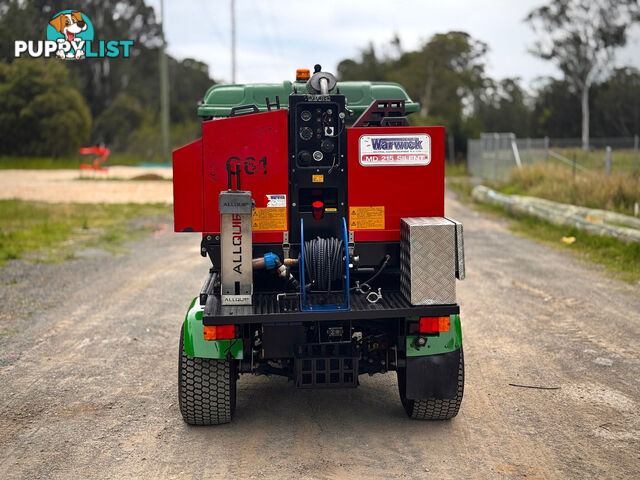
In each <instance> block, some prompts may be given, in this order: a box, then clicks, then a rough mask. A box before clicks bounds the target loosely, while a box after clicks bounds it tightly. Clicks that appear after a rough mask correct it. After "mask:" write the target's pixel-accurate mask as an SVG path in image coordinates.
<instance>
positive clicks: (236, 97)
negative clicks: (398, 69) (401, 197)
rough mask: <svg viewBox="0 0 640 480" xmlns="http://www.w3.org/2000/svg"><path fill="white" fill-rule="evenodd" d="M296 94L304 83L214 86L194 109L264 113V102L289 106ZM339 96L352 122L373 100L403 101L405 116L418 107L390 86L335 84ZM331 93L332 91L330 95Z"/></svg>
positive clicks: (216, 113)
mask: <svg viewBox="0 0 640 480" xmlns="http://www.w3.org/2000/svg"><path fill="white" fill-rule="evenodd" d="M294 87H295V88H296V89H297V91H298V93H306V91H307V87H306V85H305V84H304V83H293V82H289V81H285V82H282V83H251V84H234V85H214V86H213V87H211V88H210V89H209V90H207V93H206V94H205V95H204V101H203V103H202V104H201V105H200V106H199V107H198V116H200V117H228V116H229V114H230V113H231V109H232V108H233V107H238V106H240V105H251V104H253V105H256V106H257V107H258V109H259V110H260V111H261V112H266V111H267V105H266V98H267V97H269V101H270V102H272V103H273V102H275V100H276V95H277V96H278V97H279V98H280V106H281V107H285V108H287V107H288V106H289V95H291V94H292V93H293V88H294ZM338 88H339V89H340V93H342V94H344V96H345V97H346V98H347V108H349V109H350V110H352V111H353V113H354V115H353V116H352V117H351V118H350V119H349V120H350V121H349V120H348V123H351V122H353V121H354V120H355V119H356V118H358V117H359V116H360V114H361V113H362V112H364V111H365V110H366V109H367V108H368V107H369V105H371V102H373V101H374V100H405V102H406V103H405V111H406V112H407V113H413V112H417V111H418V110H419V109H420V104H418V103H416V102H414V101H412V100H411V99H410V98H409V95H408V94H407V92H406V91H405V89H404V88H402V86H401V85H399V84H398V83H393V82H338ZM333 92H335V90H334V91H333Z"/></svg>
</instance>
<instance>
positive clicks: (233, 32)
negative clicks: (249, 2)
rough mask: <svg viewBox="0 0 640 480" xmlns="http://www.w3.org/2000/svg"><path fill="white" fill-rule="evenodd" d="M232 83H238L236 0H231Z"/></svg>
mask: <svg viewBox="0 0 640 480" xmlns="http://www.w3.org/2000/svg"><path fill="white" fill-rule="evenodd" d="M231 83H236V0H231Z"/></svg>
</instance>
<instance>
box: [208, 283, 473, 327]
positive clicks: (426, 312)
mask: <svg viewBox="0 0 640 480" xmlns="http://www.w3.org/2000/svg"><path fill="white" fill-rule="evenodd" d="M325 298H326V295H325ZM458 313H460V307H459V306H458V304H448V305H411V303H409V301H408V300H407V299H406V298H405V297H404V295H403V294H402V293H400V291H390V290H384V291H383V292H382V298H381V299H380V300H378V301H377V302H376V303H370V302H368V301H367V299H366V298H365V296H364V295H360V294H354V295H351V308H350V309H349V310H340V311H336V310H318V311H311V312H308V311H305V312H301V311H300V298H299V296H297V295H287V296H282V295H281V296H280V298H279V299H278V298H277V297H276V295H275V294H273V293H254V294H253V305H221V303H220V297H219V296H217V295H208V296H207V299H206V304H205V308H204V316H203V320H202V323H203V324H204V325H227V324H239V323H256V322H269V323H278V322H300V321H313V322H317V321H327V320H368V319H377V318H402V317H411V316H423V317H442V316H448V315H454V314H458Z"/></svg>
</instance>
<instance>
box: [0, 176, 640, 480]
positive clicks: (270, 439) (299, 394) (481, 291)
mask: <svg viewBox="0 0 640 480" xmlns="http://www.w3.org/2000/svg"><path fill="white" fill-rule="evenodd" d="M169 185H170V184H169ZM448 214H449V215H450V216H451V217H453V218H456V219H458V220H461V221H463V222H464V225H465V234H466V238H465V243H466V252H467V275H468V276H467V279H466V280H465V281H463V282H459V284H458V285H459V290H458V293H459V301H460V303H461V309H462V322H463V336H464V348H465V360H466V385H465V395H464V400H463V402H462V408H461V411H460V414H459V415H458V417H456V418H455V419H453V420H452V421H448V422H418V421H413V420H410V419H408V418H406V416H405V413H404V411H403V409H402V407H401V405H400V401H399V398H398V393H397V385H396V379H395V376H394V374H387V375H378V376H374V377H366V376H365V377H361V385H360V386H359V387H358V388H357V389H352V390H322V391H312V390H296V389H295V388H294V387H293V386H292V384H291V383H287V382H286V380H283V379H280V378H265V377H251V376H243V377H241V379H240V380H239V382H238V407H237V412H236V418H235V420H234V421H233V423H231V424H229V425H223V426H219V427H205V428H202V427H189V426H187V425H185V424H184V423H183V421H182V419H181V417H180V413H179V411H178V406H177V385H176V376H177V359H178V351H177V347H178V333H179V331H180V324H181V321H182V319H183V317H184V314H185V311H186V307H187V305H188V303H189V301H190V300H191V299H192V298H193V297H194V296H196V295H197V293H198V292H199V289H200V286H201V283H202V281H203V279H204V277H205V274H206V272H207V268H208V266H207V261H206V260H205V259H203V258H201V257H200V256H199V254H198V253H199V252H198V246H199V240H198V235H197V234H171V233H168V234H159V235H153V236H149V237H148V238H146V239H144V240H142V241H140V242H138V243H135V244H132V245H131V252H130V253H128V254H123V255H119V256H116V257H114V256H111V255H110V254H104V255H99V256H95V257H89V258H86V257H85V258H81V259H78V260H73V261H71V262H68V263H65V264H61V265H51V264H36V265H30V264H25V263H22V262H18V261H13V262H10V263H9V264H7V265H6V266H5V267H3V268H2V269H0V292H1V293H0V478H2V479H14V478H16V479H18V478H24V479H27V478H28V479H31V478H42V479H45V478H46V479H49V478H88V479H91V478H147V479H151V478H180V479H199V478H252V479H271V478H275V479H294V478H295V479H362V478H385V479H421V478H439V479H440V478H545V479H556V478H557V479H565V478H575V479H582V478H598V479H621V478H629V479H632V478H640V414H639V407H640V381H639V380H640V359H639V352H640V288H639V287H638V286H630V285H627V284H623V283H621V282H619V281H617V280H614V279H610V278H608V277H606V276H605V275H604V274H603V273H602V272H601V271H600V270H599V269H598V268H597V267H594V266H592V265H590V264H583V263H581V262H579V261H577V260H575V259H573V258H571V257H569V256H566V255H564V254H562V253H561V252H559V251H555V250H553V249H551V248H549V247H547V246H544V245H541V244H537V243H535V242H533V241H531V240H528V239H524V238H519V237H515V236H513V235H512V234H511V233H510V232H509V231H508V229H507V228H506V224H505V223H504V221H502V220H497V219H493V218H488V217H485V216H483V215H482V214H479V213H477V212H474V211H471V210H469V209H468V208H467V207H465V206H463V205H461V204H460V203H458V202H457V201H455V200H453V199H451V198H448ZM510 383H515V384H524V385H537V386H546V387H559V389H557V390H536V389H527V388H519V387H513V386H510V385H509V384H510Z"/></svg>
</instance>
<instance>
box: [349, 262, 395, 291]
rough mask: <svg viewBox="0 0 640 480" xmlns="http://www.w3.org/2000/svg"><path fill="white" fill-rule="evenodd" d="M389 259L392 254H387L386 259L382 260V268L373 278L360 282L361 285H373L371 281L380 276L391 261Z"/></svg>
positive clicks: (352, 288)
mask: <svg viewBox="0 0 640 480" xmlns="http://www.w3.org/2000/svg"><path fill="white" fill-rule="evenodd" d="M389 260H391V255H389V254H387V255H385V256H384V260H383V261H382V264H381V265H380V268H379V269H378V271H377V272H376V273H374V274H373V275H372V276H371V278H369V279H368V280H366V281H364V282H362V283H361V284H360V286H361V287H362V286H363V285H369V286H371V282H373V281H374V280H375V279H376V278H378V276H379V275H380V274H381V273H382V272H383V271H384V269H385V267H386V266H387V263H389ZM356 288H357V287H351V291H353V290H355V289H356Z"/></svg>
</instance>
